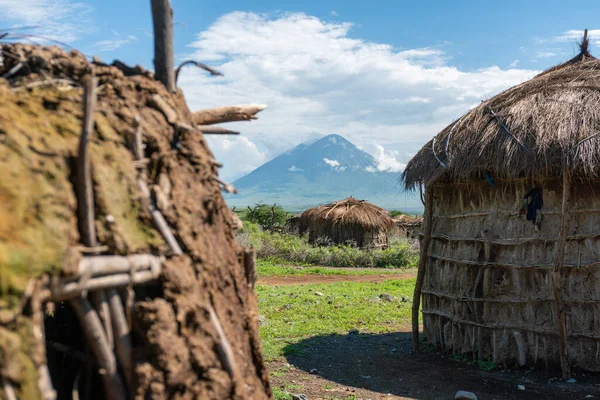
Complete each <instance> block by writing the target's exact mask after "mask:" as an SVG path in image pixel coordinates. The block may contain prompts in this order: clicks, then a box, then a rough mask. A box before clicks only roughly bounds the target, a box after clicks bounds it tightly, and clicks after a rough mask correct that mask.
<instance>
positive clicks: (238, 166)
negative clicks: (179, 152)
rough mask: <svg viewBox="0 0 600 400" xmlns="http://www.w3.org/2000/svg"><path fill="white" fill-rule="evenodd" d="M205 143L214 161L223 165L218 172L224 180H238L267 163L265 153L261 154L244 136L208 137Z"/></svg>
mask: <svg viewBox="0 0 600 400" xmlns="http://www.w3.org/2000/svg"><path fill="white" fill-rule="evenodd" d="M206 141H207V142H208V145H209V146H210V149H211V150H212V152H213V153H214V155H215V157H216V159H217V160H219V161H221V162H223V164H224V167H223V169H222V170H221V172H220V175H221V176H222V178H223V179H224V180H228V181H233V180H235V179H237V178H240V177H242V176H243V175H245V174H246V173H248V172H250V171H252V170H254V169H256V168H258V167H260V166H261V165H262V164H264V163H265V162H266V161H267V156H266V154H265V152H261V151H260V150H259V149H258V147H257V146H256V144H255V143H254V142H251V141H250V140H248V138H246V137H244V136H236V137H235V138H234V139H222V138H218V137H215V136H214V135H212V136H211V135H208V136H206Z"/></svg>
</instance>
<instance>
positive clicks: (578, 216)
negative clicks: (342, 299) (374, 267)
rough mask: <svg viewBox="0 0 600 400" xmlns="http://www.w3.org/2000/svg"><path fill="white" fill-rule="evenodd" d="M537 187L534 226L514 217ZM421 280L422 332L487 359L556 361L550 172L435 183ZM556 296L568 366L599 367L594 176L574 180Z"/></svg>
mask: <svg viewBox="0 0 600 400" xmlns="http://www.w3.org/2000/svg"><path fill="white" fill-rule="evenodd" d="M533 187H540V188H542V189H543V198H544V206H543V208H542V212H543V220H542V223H541V229H540V230H539V231H536V230H535V229H534V225H533V223H532V222H531V221H527V220H526V219H525V217H524V216H519V209H520V207H521V199H522V198H523V196H524V194H525V193H527V192H528V191H529V190H530V189H532V188H533ZM433 195H434V205H433V226H432V238H431V244H430V247H429V260H428V263H427V266H426V272H425V278H424V285H423V292H422V294H423V305H422V310H423V323H424V332H425V336H426V338H427V340H428V341H429V342H430V343H433V344H435V345H436V346H438V347H441V348H444V349H446V350H451V351H452V352H453V353H454V354H462V353H468V352H472V353H474V355H475V356H476V357H477V358H479V359H487V358H488V357H491V358H492V359H493V360H494V361H495V362H496V363H497V364H503V363H507V364H511V363H518V364H521V365H525V364H527V365H534V364H535V365H538V366H541V367H547V368H553V367H558V366H560V360H559V336H558V328H557V322H556V307H555V302H554V296H553V286H552V274H551V271H552V267H553V262H554V257H555V254H556V250H555V241H556V240H557V238H558V234H559V226H560V219H561V205H562V200H561V196H562V186H561V182H560V181H559V180H548V181H543V182H542V181H536V182H534V181H531V180H529V181H525V180H520V181H505V182H496V186H494V187H492V186H490V185H489V184H488V183H487V182H481V183H479V182H477V183H470V184H447V183H446V184H438V185H436V186H434V187H433ZM570 213H571V220H570V225H569V229H568V233H567V234H568V236H567V244H566V249H565V259H564V264H563V268H562V276H563V277H564V281H563V285H562V296H563V302H564V306H565V312H566V323H567V330H568V345H569V346H568V348H569V360H570V363H571V365H573V366H577V367H580V368H583V369H586V370H592V371H600V269H599V267H600V243H599V240H600V182H589V181H588V182H574V183H573V187H572V192H571V205H570Z"/></svg>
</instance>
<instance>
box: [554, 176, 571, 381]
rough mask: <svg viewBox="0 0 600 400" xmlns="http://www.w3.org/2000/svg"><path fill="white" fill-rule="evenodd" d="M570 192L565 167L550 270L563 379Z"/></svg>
mask: <svg viewBox="0 0 600 400" xmlns="http://www.w3.org/2000/svg"><path fill="white" fill-rule="evenodd" d="M570 192H571V174H570V172H569V171H568V170H567V169H566V168H565V169H564V171H563V196H562V216H561V220H560V231H559V234H558V240H557V241H556V258H555V260H554V269H553V271H552V284H553V289H554V299H555V301H556V322H557V325H558V334H559V335H560V367H561V370H562V377H563V379H569V377H570V376H571V368H570V366H569V346H568V341H567V336H568V333H567V324H566V317H565V309H564V304H563V302H562V298H561V294H560V289H561V287H562V283H561V281H562V279H561V273H560V270H561V267H562V264H563V261H564V258H565V244H566V242H567V233H568V229H569V221H570V215H569V197H570Z"/></svg>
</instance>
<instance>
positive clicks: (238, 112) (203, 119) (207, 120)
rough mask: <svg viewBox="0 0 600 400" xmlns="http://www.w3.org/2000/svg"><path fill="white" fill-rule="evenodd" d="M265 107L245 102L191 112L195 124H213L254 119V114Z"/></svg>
mask: <svg viewBox="0 0 600 400" xmlns="http://www.w3.org/2000/svg"><path fill="white" fill-rule="evenodd" d="M265 108H267V106H266V105H265V104H247V105H239V106H230V107H216V108H211V109H208V110H199V111H195V112H193V113H192V120H193V121H194V123H195V124H196V125H213V124H219V123H222V122H233V121H249V120H251V119H256V117H255V115H256V114H258V113H259V112H261V111H262V110H264V109H265Z"/></svg>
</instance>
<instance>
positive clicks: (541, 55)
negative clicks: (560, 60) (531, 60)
mask: <svg viewBox="0 0 600 400" xmlns="http://www.w3.org/2000/svg"><path fill="white" fill-rule="evenodd" d="M557 55H558V54H556V53H554V52H552V51H540V52H538V53H537V54H536V55H535V58H550V57H554V56H557Z"/></svg>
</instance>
